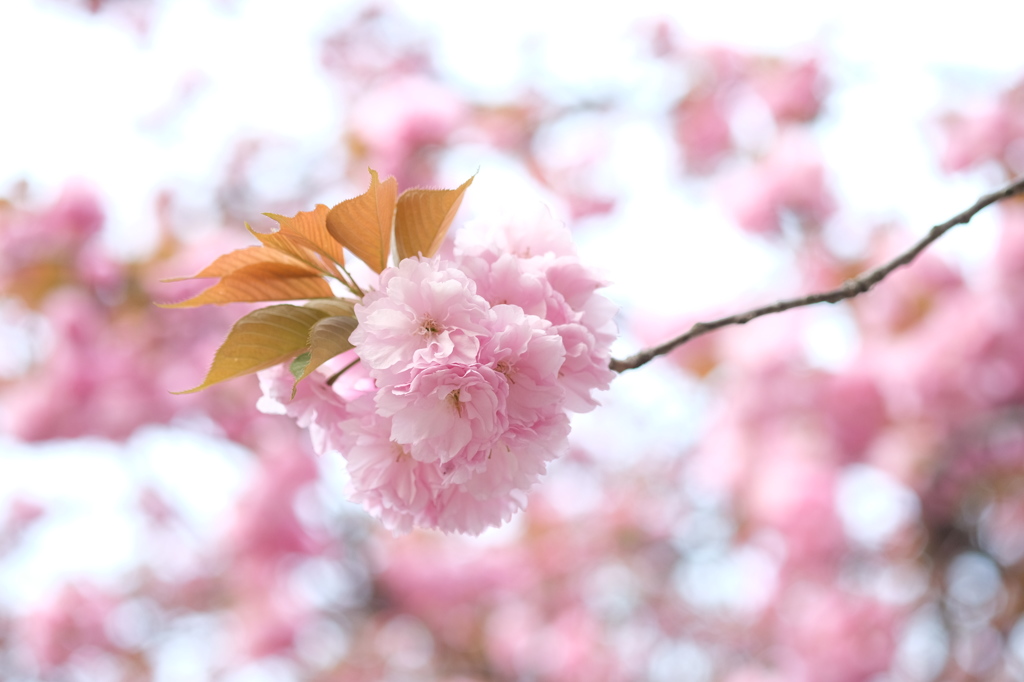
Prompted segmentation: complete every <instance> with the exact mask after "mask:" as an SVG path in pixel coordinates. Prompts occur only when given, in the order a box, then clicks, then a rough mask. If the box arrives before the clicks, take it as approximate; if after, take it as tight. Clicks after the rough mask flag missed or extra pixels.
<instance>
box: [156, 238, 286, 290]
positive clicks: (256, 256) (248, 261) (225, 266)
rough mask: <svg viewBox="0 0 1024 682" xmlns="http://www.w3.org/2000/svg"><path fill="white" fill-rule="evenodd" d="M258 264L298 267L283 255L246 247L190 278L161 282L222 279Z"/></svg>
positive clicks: (218, 259)
mask: <svg viewBox="0 0 1024 682" xmlns="http://www.w3.org/2000/svg"><path fill="white" fill-rule="evenodd" d="M259 263H283V264H286V265H299V263H298V262H296V260H295V259H294V258H293V257H291V256H289V255H287V254H284V253H279V252H277V251H274V250H273V249H265V248H263V247H262V246H247V247H245V248H244V249H237V250H235V251H232V252H231V253H225V254H224V255H223V256H220V257H218V258H217V260H215V261H213V262H212V263H210V264H209V265H207V266H206V267H205V268H203V269H202V270H200V271H199V272H197V273H196V274H194V275H192V276H191V277H171V278H170V279H165V280H162V281H164V282H181V281H184V280H187V279H205V278H207V277H224V276H225V275H229V274H231V273H232V272H234V271H236V270H238V269H240V268H244V267H246V266H248V265H257V264H259Z"/></svg>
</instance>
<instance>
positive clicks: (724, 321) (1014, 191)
mask: <svg viewBox="0 0 1024 682" xmlns="http://www.w3.org/2000/svg"><path fill="white" fill-rule="evenodd" d="M1022 193H1024V178H1019V179H1017V180H1016V181H1014V182H1013V183H1011V184H1009V185H1007V186H1006V187H1004V188H1003V189H1001V190H999V191H997V192H992V193H991V194H986V195H985V196H983V197H981V198H980V199H978V200H977V201H976V202H974V205H973V206H971V207H970V208H968V209H967V210H966V211H963V212H962V213H959V214H957V215H955V216H953V217H952V218H950V219H949V220H947V221H946V222H944V223H941V224H939V225H936V226H935V227H933V228H932V229H931V230H929V231H928V234H926V235H925V236H924V237H923V238H922V239H921V240H920V241H918V242H917V243H915V244H914V245H913V246H911V247H910V248H909V249H907V250H906V251H904V252H903V253H901V254H900V255H898V256H897V257H896V258H893V259H892V260H891V261H889V262H888V263H885V264H883V265H880V266H878V267H876V268H872V269H871V270H868V271H867V272H865V273H863V274H861V275H859V276H858V277H854V278H853V279H849V280H847V281H846V282H844V283H843V285H842V286H840V287H839V288H837V289H832V290H831V291H823V292H821V293H817V294H811V295H809V296H801V297H799V298H790V299H786V300H783V301H779V302H777V303H773V304H771V305H766V306H763V307H761V308H754V309H753V310H748V311H747V312H745V313H739V314H737V315H730V316H729V317H722V318H719V319H717V320H712V321H710V322H698V323H696V324H695V325H693V326H692V327H690V329H689V331H687V332H686V333H685V334H683V335H681V336H677V337H676V338H674V339H671V340H669V341H666V342H665V343H662V344H661V345H658V346H655V347H653V348H648V349H646V350H642V351H640V352H639V353H635V354H633V355H631V356H629V357H628V358H626V359H625V360H617V359H615V358H612V360H611V363H610V364H609V367H610V368H611V369H612V370H614V371H616V372H625V371H626V370H627V369H636V368H637V367H641V366H643V365H646V364H647V363H648V362H650V361H651V360H653V359H654V358H656V357H658V356H659V355H664V354H666V353H668V352H671V351H673V350H675V349H676V348H678V347H679V346H681V345H683V344H684V343H686V342H687V341H690V340H692V339H695V338H697V337H698V336H703V335H704V334H707V333H708V332H712V331H714V330H716V329H721V328H722V327H728V326H730V325H734V324H746V323H747V322H750V321H751V320H754V319H757V318H758V317H761V316H763V315H770V314H772V313H781V312H782V311H784V310H790V309H791V308H800V307H803V306H807V305H814V304H815V303H838V302H839V301H843V300H846V299H848V298H853V297H854V296H858V295H860V294H863V293H865V292H867V291H869V290H870V289H871V288H872V287H874V286H875V285H876V284H878V283H879V282H881V281H882V280H883V279H885V278H886V277H887V276H888V275H889V273H891V272H892V271H893V270H895V269H896V268H899V267H902V266H904V265H907V264H909V263H910V262H911V261H913V260H914V259H915V258H916V257H917V256H918V254H920V253H921V252H922V251H924V250H925V249H926V248H927V247H928V245H929V244H931V243H932V242H934V241H935V240H936V239H938V238H939V237H941V236H942V235H944V234H945V233H946V232H948V231H949V230H951V229H952V228H954V227H956V226H957V225H962V224H965V223H969V222H970V221H971V218H973V217H974V216H975V215H976V214H977V213H978V212H980V211H981V210H982V209H984V208H986V207H988V206H991V205H992V204H994V203H997V202H999V201H1002V200H1003V199H1008V198H1010V197H1013V196H1016V195H1018V194H1022Z"/></svg>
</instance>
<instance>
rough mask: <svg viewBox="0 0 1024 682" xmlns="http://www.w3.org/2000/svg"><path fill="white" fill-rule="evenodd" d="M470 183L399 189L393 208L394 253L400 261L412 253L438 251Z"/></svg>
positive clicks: (427, 256) (430, 254)
mask: <svg viewBox="0 0 1024 682" xmlns="http://www.w3.org/2000/svg"><path fill="white" fill-rule="evenodd" d="M472 183H473V178H470V179H469V180H466V181H465V182H464V183H462V184H461V185H459V187H458V188H456V189H409V190H406V191H404V192H402V196H400V197H398V207H397V209H396V211H395V253H397V254H398V259H399V260H402V259H403V258H408V257H409V256H415V255H422V256H424V257H425V258H430V257H431V256H433V255H434V254H435V253H437V250H438V249H440V248H441V243H442V242H443V241H444V237H445V235H446V234H447V233H448V227H449V226H450V225H451V224H452V220H453V219H454V218H455V213H456V211H458V210H459V205H460V204H462V195H463V194H465V193H466V189H467V188H468V187H469V186H470V185H471V184H472Z"/></svg>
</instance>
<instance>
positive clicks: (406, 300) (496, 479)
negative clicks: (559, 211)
mask: <svg viewBox="0 0 1024 682" xmlns="http://www.w3.org/2000/svg"><path fill="white" fill-rule="evenodd" d="M472 232H473V234H469V235H468V236H466V237H464V238H461V239H460V241H459V242H458V244H457V246H456V249H455V257H454V260H452V261H448V260H443V259H441V258H438V257H435V258H430V259H428V258H422V257H412V258H406V259H404V260H402V261H401V262H400V263H398V265H396V266H393V267H389V268H386V269H385V270H384V271H383V272H382V273H381V275H380V280H379V284H378V288H377V289H376V290H374V291H370V292H368V293H367V294H366V295H365V296H364V297H363V299H362V301H361V302H360V303H359V304H357V305H356V306H355V316H356V319H357V321H358V326H357V327H356V329H355V331H353V332H352V334H351V336H350V341H351V343H352V344H353V345H354V346H355V353H356V355H357V356H358V360H359V363H360V365H361V368H362V371H364V372H366V373H367V374H368V375H369V378H370V379H372V381H371V382H366V384H365V385H364V387H363V388H364V390H362V391H360V390H354V391H350V392H349V395H347V396H346V397H343V396H342V394H341V393H340V392H339V391H341V390H342V389H341V387H337V388H335V387H333V386H328V385H327V384H326V383H325V381H324V378H325V376H324V375H323V374H320V375H319V380H318V379H317V376H314V377H312V378H311V380H307V381H306V382H303V383H302V384H300V385H299V387H298V390H297V392H296V394H295V397H294V398H290V397H289V394H290V391H291V386H290V384H291V382H290V378H289V373H288V372H287V371H286V370H285V369H284V368H282V367H277V368H273V369H269V370H264V371H263V372H261V373H260V385H261V387H262V389H263V393H264V398H263V399H262V400H261V404H260V408H261V409H263V410H264V411H268V412H278V413H281V412H284V413H286V414H288V415H289V416H291V417H293V418H294V419H295V420H296V421H297V423H298V424H299V426H302V427H305V428H308V429H309V431H310V433H311V435H312V437H313V446H314V448H315V449H316V451H317V452H319V453H321V454H322V453H324V452H326V451H328V450H338V451H340V452H341V454H342V455H343V456H344V457H345V458H346V461H347V466H348V472H349V476H350V492H351V496H352V499H353V500H354V501H356V502H359V503H360V504H362V505H364V506H365V507H366V508H367V509H368V510H369V511H370V513H371V514H373V515H374V516H376V517H377V518H379V519H380V520H381V521H383V523H384V524H385V525H386V526H387V527H389V528H391V529H392V530H397V531H407V530H409V529H411V528H412V527H414V526H419V527H427V528H438V529H440V530H443V531H445V532H464V533H474V534H475V533H480V532H482V531H483V530H485V529H486V528H488V527H491V526H497V525H500V524H502V523H504V522H505V521H508V520H509V518H511V516H512V514H513V513H515V512H516V511H518V510H519V509H522V508H523V506H524V504H525V501H526V491H527V490H528V489H529V488H530V487H532V486H533V485H534V484H535V483H536V482H537V481H538V480H539V479H540V477H541V476H542V475H543V474H544V472H545V471H546V467H547V463H548V462H549V461H551V460H552V459H554V458H556V457H558V456H559V455H560V454H562V453H563V452H564V451H565V450H566V449H567V447H568V435H569V420H568V416H567V414H566V413H567V411H577V412H582V411H586V410H589V409H592V408H593V407H594V406H595V405H597V401H596V400H595V399H594V397H593V392H594V391H595V390H600V389H605V388H607V387H608V385H609V383H610V381H611V378H612V376H614V374H613V373H612V372H611V370H609V369H608V362H609V359H610V349H609V347H610V344H611V341H612V340H613V339H614V338H615V332H614V323H613V322H612V317H613V315H614V313H615V307H614V305H612V304H611V302H610V301H608V300H607V299H605V298H604V297H603V296H601V295H600V294H598V293H596V291H597V289H598V288H600V286H601V285H602V282H601V280H600V279H598V278H597V277H596V276H595V275H594V274H593V273H591V272H590V271H589V270H588V269H587V268H586V267H584V266H583V265H582V264H580V262H579V260H578V258H577V257H576V255H575V252H574V249H573V246H572V240H571V237H570V236H569V233H568V230H567V228H565V227H564V226H562V225H560V224H558V223H557V222H555V221H554V220H553V219H552V218H551V216H550V214H548V213H547V212H538V213H536V214H534V216H531V217H530V218H526V219H509V218H503V219H500V220H497V221H494V222H482V223H477V224H476V225H474V226H473V229H472ZM342 379H344V377H342ZM306 384H312V387H308V386H306ZM342 385H349V386H351V385H352V384H351V382H348V383H347V384H344V383H343V384H342Z"/></svg>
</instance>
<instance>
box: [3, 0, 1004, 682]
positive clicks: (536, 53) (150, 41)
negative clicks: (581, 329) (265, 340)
mask: <svg viewBox="0 0 1024 682" xmlns="http://www.w3.org/2000/svg"><path fill="white" fill-rule="evenodd" d="M831 4H832V3H810V2H797V1H796V0H787V1H784V2H773V3H755V2H719V3H689V2H655V1H653V0H647V1H641V0H634V1H633V2H629V3H613V4H609V5H608V6H600V7H597V6H594V5H592V4H584V3H575V2H563V1H561V0H554V1H552V0H548V1H546V2H536V1H531V2H526V1H523V2H518V3H514V4H507V3H506V4H504V5H500V6H499V5H497V4H494V3H470V2H464V1H455V0H448V1H445V2H429V3H425V2H415V1H414V0H406V1H403V2H399V1H397V0H396V1H394V2H378V3H370V2H344V1H334V2H326V1H321V0H301V1H298V2H292V3H279V2H270V1H269V0H268V1H266V2H264V1H261V0H176V1H175V2H170V1H169V0H5V1H4V2H3V4H2V5H0V27H3V39H2V40H0V197H2V198H0V678H2V679H4V680H19V681H20V680H59V681H64V680H72V681H77V680H83V681H85V680H88V681H94V680H97V681H105V680H111V681H114V680H117V681H121V680H123V681H135V680H140V681H141V680H160V681H166V682H171V681H193V680H218V681H221V680H222V681H225V682H228V681H230V682H249V681H257V682H263V681H268V682H277V681H282V682H284V681H292V680H303V681H305V680H314V681H318V682H319V681H322V682H335V681H337V682H342V681H344V682H348V681H363V680H366V681H369V680H396V681H398V680H403V681H404V680H443V681H450V682H455V681H459V682H470V681H474V680H475V681H480V682H482V681H486V680H524V681H538V682H539V681H545V682H546V681H556V680H557V681H562V680H565V681H570V680H587V681H602V680H609V681H611V680H627V681H632V680H652V681H675V680H693V681H695V682H697V681H699V682H705V681H708V682H710V681H718V680H723V681H728V682H781V681H783V680H785V681H794V680H795V681H798V682H800V681H806V682H859V681H873V682H881V681H887V682H888V681H891V682H896V681H916V680H934V679H942V680H1020V679H1024V621H1022V620H1021V617H1022V615H1024V350H1022V348H1024V346H1022V345H1021V343H1020V339H1021V338H1022V335H1024V204H1022V203H1021V202H1019V201H1016V202H1006V203H1004V204H1002V205H1001V206H999V207H996V208H993V209H990V210H988V211H987V212H985V213H983V214H982V215H980V216H978V217H977V218H976V219H975V221H973V222H972V223H971V224H970V225H969V226H965V227H961V228H958V229H957V230H956V231H954V233H952V234H950V235H948V236H947V237H946V238H944V239H943V240H942V241H941V242H940V243H939V244H937V245H936V247H935V248H934V249H932V250H930V251H929V252H928V253H927V254H925V256H923V257H922V258H921V259H920V260H919V261H918V262H916V263H915V264H914V265H913V266H912V267H910V268H908V269H906V270H904V271H901V272H899V273H897V274H896V275H893V276H892V277H891V278H890V279H889V280H887V281H886V282H884V283H883V284H881V285H880V286H879V287H878V289H877V290H876V291H874V292H872V293H870V294H869V295H866V296H863V297H861V298H859V299H856V300H853V301H850V302H848V303H843V304H840V305H836V306H826V307H823V308H815V309H807V310H801V311H793V312H790V313H787V314H785V315H780V316H776V317H773V318H765V319H761V320H758V321H756V322H753V323H751V324H749V325H747V326H746V327H740V328H733V329H728V330H724V331H721V332H719V333H716V334H714V335H711V336H707V337H704V338H702V339H700V340H699V341H697V342H694V343H692V344H690V345H688V346H686V347H684V348H683V349H681V350H680V351H678V352H677V353H675V354H673V355H672V356H671V357H669V358H663V359H660V360H658V361H655V362H654V363H652V364H650V365H648V366H645V367H643V368H641V369H638V370H634V371H631V372H627V373H625V374H623V375H621V376H620V377H618V378H617V379H616V381H615V382H614V384H613V387H612V390H611V391H609V392H608V393H607V394H605V395H604V396H603V397H602V402H603V403H604V404H603V406H602V407H600V408H598V409H597V410H595V411H594V412H592V413H588V414H584V415H578V416H577V417H576V418H575V419H574V422H573V436H572V448H571V451H570V452H569V453H567V454H566V456H565V457H563V458H562V459H561V460H559V461H557V462H555V464H554V465H553V466H552V467H551V470H550V472H549V474H548V476H547V477H546V479H545V480H544V482H543V483H542V484H541V485H540V486H538V487H537V488H536V489H535V490H534V491H532V492H531V497H530V502H529V506H528V508H527V510H526V511H524V512H522V513H520V514H519V515H518V516H516V517H515V518H514V519H513V521H512V522H511V523H510V524H508V525H506V526H505V527H503V528H500V529H496V530H493V531H489V532H487V533H485V534H484V535H482V536H481V537H476V538H470V537H459V536H444V535H440V534H437V533H430V532H414V533H411V534H409V535H405V536H401V537H394V536H392V535H391V534H390V533H388V532H387V531H385V530H384V529H382V528H381V527H380V526H379V525H378V524H377V523H376V522H374V521H373V520H372V519H370V518H369V517H368V516H367V515H366V514H365V512H363V511H362V510H361V509H360V508H358V507H356V506H354V505H351V504H349V503H348V502H346V500H345V498H344V492H343V491H344V483H345V471H344V461H343V460H342V458H341V457H340V456H333V457H325V458H320V459H318V458H316V457H315V456H314V455H312V453H311V448H310V445H309V442H308V435H307V434H306V433H305V432H303V431H301V430H298V429H296V428H295V426H294V424H293V422H292V421H291V420H289V419H287V418H285V417H278V416H268V415H263V414H260V413H259V412H258V411H257V410H256V408H255V405H256V401H257V399H258V397H259V391H258V387H257V382H256V379H255V378H254V377H247V378H243V379H239V380H235V381H232V382H228V383H227V384H225V385H219V386H216V387H214V388H211V389H209V390H207V391H205V392H203V393H201V394H198V395H188V396H174V395H171V394H170V391H172V390H181V389H183V388H186V387H189V386H193V385H195V384H196V383H198V381H199V380H200V378H201V376H202V375H203V372H204V370H205V368H206V366H207V364H208V362H209V359H210V358H211V357H212V353H213V350H214V348H216V346H217V344H218V343H219V342H220V341H221V340H222V339H223V337H224V335H225V334H226V332H227V329H228V328H229V326H230V324H231V322H232V321H233V320H234V319H236V318H237V317H239V316H240V312H244V307H243V308H241V311H240V310H239V309H233V308H232V306H227V307H226V308H225V309H217V308H211V309H208V310H207V309H199V310H189V311H181V310H173V311H172V310H163V309H160V308H157V307H155V306H154V305H153V302H154V301H170V300H178V299H180V298H182V296H183V292H184V289H182V288H181V287H182V286H183V285H181V284H178V285H172V284H166V283H161V282H160V280H161V279H162V278H166V277H172V276H179V275H186V274H191V273H193V272H195V271H197V270H198V269H199V268H200V267H201V266H203V265H205V264H206V263H207V262H209V261H210V260H211V259H212V258H213V257H215V256H216V255H218V254H220V253H222V252H224V251H226V250H229V249H231V248H238V247H240V246H245V245H248V243H249V241H248V240H247V237H248V235H247V233H246V232H245V229H244V223H245V222H249V223H250V224H252V225H254V226H255V227H257V228H262V229H269V227H270V226H271V224H272V223H271V222H270V221H269V219H266V218H264V217H263V216H262V215H261V214H262V213H264V212H274V213H279V214H289V215H290V214H293V213H295V212H297V211H300V210H308V209H310V208H311V207H312V206H313V205H314V204H315V203H318V202H319V203H325V204H328V205H333V204H335V203H337V202H339V201H341V200H343V199H345V198H348V197H351V196H354V195H355V194H358V193H360V192H362V191H363V189H364V188H365V185H366V181H367V180H366V177H367V174H366V168H367V167H372V168H375V169H376V170H378V171H380V172H381V173H382V174H392V175H395V176H397V178H398V181H399V184H400V186H401V187H410V186H440V187H454V186H456V185H458V184H460V183H461V182H462V181H463V180H464V179H465V178H466V177H468V176H469V175H472V174H473V173H474V172H477V171H479V173H478V175H477V179H476V180H475V181H474V184H473V186H472V188H471V190H470V192H469V194H468V195H467V198H466V201H465V203H464V204H463V208H462V211H461V213H460V216H459V218H458V219H457V220H456V229H457V226H458V224H459V223H460V222H462V221H463V220H466V219H471V218H472V217H473V216H474V215H476V214H480V213H483V212H491V211H493V210H494V209H495V208H498V209H501V208H515V207H521V206H523V205H527V204H535V203H537V202H539V201H542V202H544V203H547V204H548V205H549V206H551V207H552V210H553V212H554V213H555V214H556V215H557V216H559V217H560V218H561V219H562V220H564V221H565V222H566V223H567V224H569V225H570V226H571V227H572V229H573V231H574V235H575V237H576V239H577V243H578V245H579V248H580V252H581V255H582V258H583V260H584V261H585V262H586V263H587V264H588V265H589V266H591V267H595V268H598V269H600V270H601V271H602V272H603V273H604V274H605V276H606V277H607V279H608V281H609V282H610V283H611V284H610V286H609V287H608V288H607V290H606V293H607V295H608V296H609V297H610V298H612V299H614V300H615V301H616V302H617V303H618V304H619V305H620V306H621V313H620V316H619V326H620V330H621V334H622V338H621V340H620V341H619V342H618V344H617V346H616V355H617V356H618V357H622V356H624V355H625V354H628V353H629V352H631V351H633V350H636V349H638V348H640V347H644V346H648V345H652V344H653V343H656V342H658V341H661V340H664V339H665V338H668V337H670V336H673V335H675V334H677V333H679V332H681V331H682V330H683V329H685V328H686V326H687V325H688V324H690V323H692V322H694V321H697V320H700V319H708V318H709V317H712V316H717V315H718V314H724V313H731V312H735V311H739V310H742V309H745V308H747V307H750V306H753V305H756V304H760V303H765V302H770V301H774V300H777V299H779V298H782V297H785V296H789V295H794V294H799V293H805V292H811V291H816V290H820V289H824V288H828V287H832V286H835V285H837V284H838V283H840V282H842V281H843V280H844V279H845V278H847V277H849V276H851V275H853V274H856V273H858V272H860V271H862V270H863V269H865V268H867V267H870V266H871V265H874V264H877V263H879V262H881V261H882V260H884V259H886V258H888V257H891V256H892V255H894V254H895V253H897V252H898V251H899V250H901V249H902V248H904V247H905V246H906V245H908V244H910V243H911V242H912V241H913V240H914V239H915V238H916V237H917V236H919V235H921V234H923V232H924V231H925V230H926V229H927V228H928V226H930V225H932V224H934V223H937V222H941V221H943V220H945V219H946V218H948V217H950V216H952V215H954V214H955V213H957V212H959V211H960V210H962V209H963V208H966V207H967V206H969V205H970V204H971V203H972V202H973V201H974V199H975V198H976V197H977V196H979V195H981V194H982V193H984V192H986V191H989V190H992V189H995V188H996V187H998V186H1000V185H1002V184H1004V183H1005V182H1006V181H1008V180H1009V179H1010V178H1012V177H1015V176H1016V175H1018V174H1019V173H1021V172H1022V171H1024V81H1022V80H1021V79H1022V77H1024V53H1022V52H1021V51H1020V49H1019V46H1020V41H1019V36H1018V33H1019V26H1020V25H1021V20H1022V19H1024V9H1014V8H1010V9H1008V7H1007V5H1006V4H1005V3H1004V2H999V1H998V0H981V1H977V2H972V3H971V4H970V7H968V8H966V9H964V11H961V12H958V13H956V14H954V13H952V12H941V11H936V10H935V8H934V7H933V6H930V5H926V4H924V3H913V2H911V3H891V2H888V3H886V2H859V3H848V4H847V5H846V6H824V5H831Z"/></svg>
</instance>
